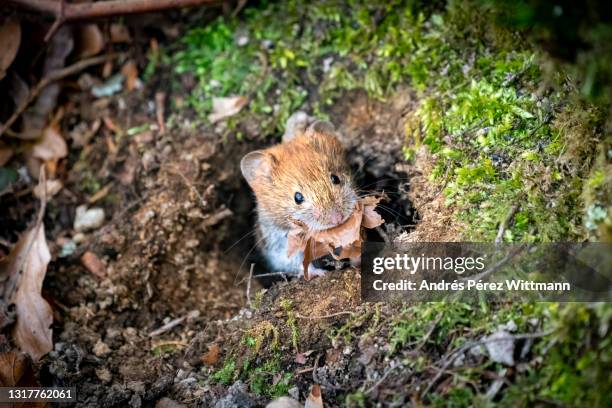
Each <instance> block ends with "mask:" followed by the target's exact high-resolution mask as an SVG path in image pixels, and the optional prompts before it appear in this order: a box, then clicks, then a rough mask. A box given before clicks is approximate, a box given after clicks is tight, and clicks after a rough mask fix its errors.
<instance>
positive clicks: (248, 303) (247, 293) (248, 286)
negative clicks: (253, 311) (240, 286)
mask: <svg viewBox="0 0 612 408" xmlns="http://www.w3.org/2000/svg"><path fill="white" fill-rule="evenodd" d="M253 269H255V264H254V263H252V264H251V269H250V270H249V280H248V281H247V287H246V298H247V305H248V306H249V308H250V307H251V281H252V280H253Z"/></svg>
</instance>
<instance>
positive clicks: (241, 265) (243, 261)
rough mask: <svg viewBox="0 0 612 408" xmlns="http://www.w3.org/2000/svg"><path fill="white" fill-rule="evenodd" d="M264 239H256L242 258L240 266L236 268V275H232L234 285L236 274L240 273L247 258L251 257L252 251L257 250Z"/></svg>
mask: <svg viewBox="0 0 612 408" xmlns="http://www.w3.org/2000/svg"><path fill="white" fill-rule="evenodd" d="M264 239H265V237H261V238H260V239H258V240H257V241H256V242H255V244H254V245H253V246H252V247H251V249H250V250H249V252H247V254H246V255H245V256H244V259H243V260H242V263H241V264H240V266H239V267H238V270H237V271H236V275H234V284H236V278H237V277H238V274H239V273H240V271H242V267H243V266H244V263H245V262H246V261H247V259H249V256H250V255H251V253H253V250H254V249H255V248H257V247H258V246H259V244H260V243H261V242H262V241H263V240H264Z"/></svg>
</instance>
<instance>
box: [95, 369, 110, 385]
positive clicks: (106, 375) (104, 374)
mask: <svg viewBox="0 0 612 408" xmlns="http://www.w3.org/2000/svg"><path fill="white" fill-rule="evenodd" d="M96 377H98V378H99V379H100V381H102V382H104V383H109V382H110V381H111V380H112V379H113V376H112V374H111V372H110V371H109V370H108V369H107V368H98V369H96Z"/></svg>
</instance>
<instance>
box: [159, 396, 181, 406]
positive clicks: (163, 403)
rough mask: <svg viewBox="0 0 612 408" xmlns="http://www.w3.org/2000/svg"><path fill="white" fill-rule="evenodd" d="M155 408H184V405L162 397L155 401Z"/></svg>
mask: <svg viewBox="0 0 612 408" xmlns="http://www.w3.org/2000/svg"><path fill="white" fill-rule="evenodd" d="M155 408H185V405H183V404H180V403H178V402H176V401H175V400H172V399H170V398H168V397H164V398H162V399H160V400H159V401H157V403H156V404H155Z"/></svg>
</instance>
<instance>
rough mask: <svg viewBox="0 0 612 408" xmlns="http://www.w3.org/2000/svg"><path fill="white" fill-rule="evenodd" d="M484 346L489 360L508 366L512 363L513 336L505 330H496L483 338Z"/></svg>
mask: <svg viewBox="0 0 612 408" xmlns="http://www.w3.org/2000/svg"><path fill="white" fill-rule="evenodd" d="M484 341H485V347H486V349H487V352H488V353H489V357H490V358H491V360H493V361H495V362H496V363H502V364H506V365H509V366H513V365H514V337H513V336H512V335H511V334H510V333H508V332H505V331H498V332H496V333H493V334H492V335H490V336H487V337H486V338H485V339H484Z"/></svg>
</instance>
